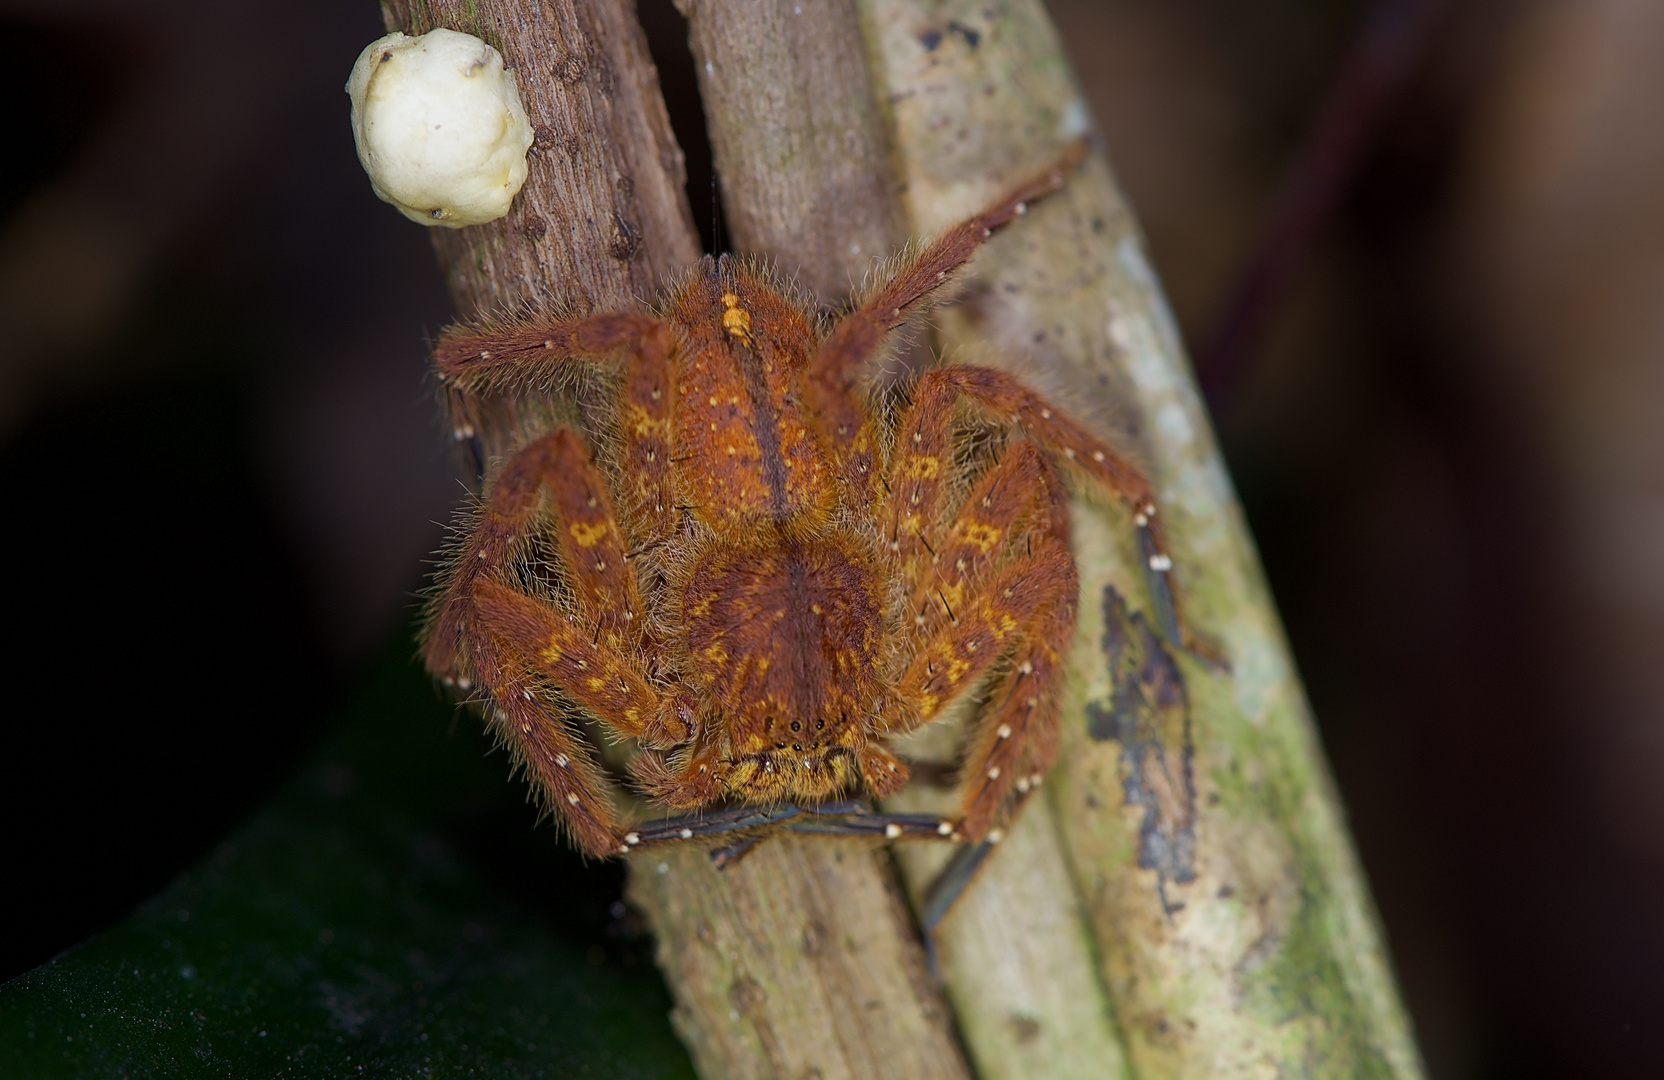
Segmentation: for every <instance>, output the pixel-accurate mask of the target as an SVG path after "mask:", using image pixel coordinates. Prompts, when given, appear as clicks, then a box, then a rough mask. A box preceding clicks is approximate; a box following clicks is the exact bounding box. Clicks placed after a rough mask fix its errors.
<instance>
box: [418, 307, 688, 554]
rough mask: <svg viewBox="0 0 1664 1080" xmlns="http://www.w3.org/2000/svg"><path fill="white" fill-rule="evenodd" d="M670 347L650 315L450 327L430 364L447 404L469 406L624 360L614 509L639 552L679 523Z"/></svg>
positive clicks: (666, 332) (667, 332)
mask: <svg viewBox="0 0 1664 1080" xmlns="http://www.w3.org/2000/svg"><path fill="white" fill-rule="evenodd" d="M672 340H673V335H672V331H671V328H670V326H669V325H668V324H666V323H665V322H663V321H661V320H659V319H656V318H653V317H651V316H648V315H633V314H628V313H606V314H600V315H592V316H589V317H587V318H582V319H547V318H534V319H528V320H521V321H512V322H508V323H503V324H497V325H493V324H489V323H488V324H482V325H478V326H453V327H451V328H449V329H447V330H446V331H445V332H444V333H443V334H441V335H440V337H439V342H438V344H437V345H436V346H435V349H434V359H435V365H436V368H437V370H438V372H439V378H440V380H441V381H442V382H443V383H444V384H445V386H446V388H447V389H449V390H450V391H451V392H452V396H453V401H456V400H461V401H466V400H467V399H469V398H472V397H476V396H478V395H481V394H486V393H526V392H529V391H536V390H543V389H547V388H548V387H550V386H553V385H557V384H558V383H559V382H560V381H561V379H562V378H563V377H564V376H567V375H569V374H571V373H572V372H573V370H574V365H575V364H588V365H592V366H604V365H608V364H610V363H613V361H612V359H611V358H613V357H615V356H617V355H618V354H620V353H627V355H626V357H625V359H624V363H623V367H624V383H623V386H622V387H621V388H620V395H621V396H620V401H619V410H618V416H619V430H618V433H617V434H618V439H619V458H620V460H619V462H618V465H619V467H620V470H621V472H622V474H623V475H622V478H621V481H620V482H619V483H618V484H617V485H616V490H617V492H618V494H619V496H620V497H621V505H619V506H618V507H617V510H618V513H619V516H620V519H621V521H622V523H623V526H624V529H625V532H626V533H627V534H628V535H629V537H630V539H631V541H632V542H633V543H634V544H635V545H636V547H635V549H634V552H636V553H639V552H642V551H645V550H651V548H652V547H653V546H654V545H656V544H658V543H661V542H663V541H664V540H665V539H666V538H667V537H669V536H670V535H671V534H672V533H673V532H674V531H675V528H676V525H677V522H678V521H679V520H680V515H679V512H678V511H677V509H676V492H675V488H674V483H673V477H672V469H671V465H672V462H671V449H670V437H671V411H672V408H673V402H674V400H675V389H676V388H675V378H674V369H673V364H672V356H671V353H672V349H671V343H672ZM456 407H457V406H456V405H454V404H453V409H455V408H456Z"/></svg>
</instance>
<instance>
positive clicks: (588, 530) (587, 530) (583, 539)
mask: <svg viewBox="0 0 1664 1080" xmlns="http://www.w3.org/2000/svg"><path fill="white" fill-rule="evenodd" d="M567 531H568V532H570V533H571V534H572V542H573V543H575V544H577V545H578V546H579V547H581V548H589V547H594V546H595V545H596V544H598V543H600V542H601V541H602V539H604V538H605V537H606V535H607V524H606V522H604V521H603V522H601V523H599V524H596V525H587V524H585V523H584V522H582V521H574V522H573V523H572V524H571V526H570V527H569V528H568V529H567Z"/></svg>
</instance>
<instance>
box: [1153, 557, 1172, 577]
mask: <svg viewBox="0 0 1664 1080" xmlns="http://www.w3.org/2000/svg"><path fill="white" fill-rule="evenodd" d="M1150 569H1151V570H1154V571H1155V572H1156V573H1158V574H1165V573H1167V571H1169V570H1171V569H1173V560H1172V559H1170V558H1168V557H1167V556H1166V555H1151V556H1150Z"/></svg>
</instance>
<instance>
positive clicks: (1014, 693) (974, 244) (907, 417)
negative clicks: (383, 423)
mask: <svg viewBox="0 0 1664 1080" xmlns="http://www.w3.org/2000/svg"><path fill="white" fill-rule="evenodd" d="M1085 149H1086V148H1085V145H1084V143H1079V144H1076V145H1073V146H1071V147H1070V148H1069V150H1068V151H1067V152H1066V153H1065V154H1064V155H1063V156H1062V157H1061V158H1060V159H1059V160H1058V161H1057V162H1055V163H1054V164H1053V165H1052V166H1051V167H1050V168H1048V169H1046V170H1045V171H1044V172H1042V173H1040V174H1039V175H1037V176H1035V177H1033V178H1031V179H1030V180H1028V181H1027V182H1025V183H1023V184H1020V185H1018V186H1017V187H1016V188H1015V189H1014V190H1012V191H1011V192H1009V193H1008V194H1007V195H1005V196H1004V197H1003V198H1002V199H1000V200H999V201H998V202H997V203H996V204H995V205H993V206H992V207H990V208H989V209H987V210H986V211H984V212H983V213H981V214H978V215H977V216H975V217H973V218H971V219H970V220H968V221H965V222H963V223H962V224H960V225H958V226H956V227H954V228H952V229H950V230H948V231H947V232H946V233H945V234H944V235H942V236H941V237H940V238H938V239H937V240H935V241H934V242H931V243H929V244H927V245H925V246H923V247H922V248H920V249H918V250H916V251H915V252H914V253H913V254H911V255H910V256H908V257H906V258H904V259H903V260H902V261H901V262H900V264H899V266H898V268H897V269H896V270H895V272H894V273H893V275H891V276H890V277H889V279H888V280H887V281H885V282H883V283H882V284H881V285H880V286H879V287H878V288H876V289H875V290H873V291H872V292H871V293H870V294H869V295H867V296H866V297H865V299H863V300H861V301H860V302H858V303H857V304H856V305H855V306H854V308H853V310H850V311H849V312H848V313H847V314H845V315H844V316H843V317H842V318H841V319H840V320H838V321H837V322H836V323H835V324H834V325H831V326H830V327H827V326H824V325H822V324H821V322H820V321H819V320H818V319H817V318H816V316H815V315H813V314H812V313H811V309H810V308H809V306H808V305H807V304H806V303H804V302H803V301H802V300H801V299H798V298H794V297H793V296H791V295H789V294H788V292H787V291H786V290H784V289H783V288H782V287H781V286H779V285H778V284H777V283H776V281H775V279H774V278H773V277H772V276H771V274H770V273H769V272H768V271H767V270H766V269H764V268H761V267H758V266H756V265H753V264H750V263H746V262H743V261H738V260H734V259H730V258H727V257H724V258H722V259H720V260H714V259H712V258H710V257H707V258H706V259H705V260H704V261H703V262H702V263H700V264H699V265H698V266H697V267H695V268H693V269H692V270H691V271H690V272H688V273H687V274H686V276H685V277H684V279H683V280H682V281H681V283H680V284H679V285H678V286H676V287H674V288H672V289H671V290H670V291H669V292H668V294H667V295H666V297H665V298H664V300H663V304H662V308H661V310H660V312H659V313H658V314H648V313H643V312H605V313H598V314H593V315H589V316H586V317H580V318H558V317H531V318H524V319H519V320H514V321H510V322H505V323H497V324H490V325H474V326H455V327H452V328H450V329H448V330H447V331H445V332H444V333H443V334H442V335H441V337H440V339H439V341H438V344H437V347H436V350H435V362H436V366H437V371H438V376H439V379H440V381H441V383H442V385H443V386H444V387H445V389H446V390H447V391H448V392H449V394H450V397H451V400H452V402H453V409H454V410H456V411H457V412H458V413H459V416H460V415H466V414H467V412H468V409H469V407H470V403H472V402H477V401H479V400H482V399H483V398H484V397H485V396H488V395H490V394H496V393H514V392H516V390H523V389H528V388H546V387H548V386H549V385H551V384H553V383H554V382H556V381H558V380H560V379H563V378H569V377H571V376H572V375H573V373H574V372H582V371H586V370H587V371H595V372H601V373H605V374H608V375H610V376H611V379H610V381H609V382H607V383H606V385H607V386H608V387H609V390H608V393H609V395H610V404H609V405H608V406H607V408H606V411H607V413H608V414H609V418H608V423H607V424H606V425H605V430H603V431H602V432H600V433H599V437H598V438H597V444H598V445H599V446H600V448H601V449H600V452H599V453H598V454H592V452H591V448H590V446H589V445H588V444H587V442H586V440H585V438H584V437H581V436H580V434H579V433H578V432H577V431H576V430H574V429H573V428H572V427H570V426H557V427H555V428H554V429H553V430H550V431H548V432H546V433H544V434H541V435H538V436H537V437H535V438H531V439H529V440H528V441H526V442H525V443H524V445H522V446H521V447H520V448H519V449H518V451H516V452H515V453H513V454H512V455H511V456H509V457H508V458H507V459H506V460H505V461H503V462H502V463H501V465H500V467H498V468H496V469H495V470H494V472H493V473H490V474H488V478H487V483H486V484H485V486H484V492H485V494H484V496H483V499H482V505H481V506H480V508H479V511H478V515H477V517H476V518H475V519H474V520H473V521H472V523H471V526H470V527H469V528H468V529H467V530H466V536H465V538H464V539H463V540H462V542H461V543H460V545H459V547H458V549H457V550H456V551H455V552H454V557H453V558H452V559H451V561H450V562H449V565H448V567H447V568H446V569H445V570H444V571H443V572H442V574H441V577H440V580H439V585H438V587H437V592H436V595H435V598H434V600H433V602H432V605H431V609H430V615H429V621H428V624H427V628H426V630H425V632H424V638H423V646H422V647H423V657H424V660H425V661H426V663H427V666H428V667H429V669H430V670H431V671H432V672H433V673H434V674H435V675H436V676H438V677H439V678H441V679H442V680H443V681H445V682H447V683H448V684H450V685H452V686H457V687H460V688H462V689H463V690H464V691H465V692H469V693H472V694H474V695H475V699H476V700H477V701H478V702H479V703H480V704H481V706H482V707H483V709H484V711H485V713H486V715H487V717H488V720H489V723H490V724H491V725H492V727H493V728H494V729H495V733H496V735H497V736H498V738H499V739H500V740H501V741H502V743H504V744H505V745H506V746H507V748H508V749H509V751H510V753H511V754H512V756H513V757H514V759H515V760H516V762H517V763H518V764H519V765H520V766H522V767H523V768H524V769H525V770H526V772H527V774H528V775H529V777H530V779H531V782H532V784H533V785H534V787H535V789H536V791H537V793H538V795H539V796H540V798H541V801H542V802H543V803H544V805H545V806H546V807H547V809H548V810H549V811H550V812H551V813H552V814H553V815H554V816H555V817H556V818H557V819H558V821H559V822H560V823H561V824H563V825H564V826H565V828H566V829H567V830H568V832H569V833H570V835H571V837H572V838H573V839H574V841H575V842H576V844H577V846H578V847H579V848H581V849H582V850H583V851H584V852H585V853H587V854H588V855H591V856H596V857H607V856H611V855H615V854H621V853H628V852H629V851H631V850H632V849H634V848H636V847H637V846H639V845H641V844H643V843H650V842H655V841H657V840H661V839H675V838H679V837H680V838H687V837H692V836H694V835H698V834H705V833H716V832H722V831H727V830H735V829H746V828H753V829H754V828H756V827H758V826H762V825H770V824H773V825H778V823H779V822H781V821H784V820H786V819H788V818H792V817H794V816H797V815H799V813H800V811H808V812H811V813H813V812H816V811H818V812H819V814H820V815H821V817H822V818H823V819H824V820H826V821H827V822H831V823H832V824H830V825H827V826H825V828H826V829H830V830H831V831H840V829H841V831H849V832H874V831H882V832H883V833H884V835H887V836H890V837H898V836H902V835H909V836H941V837H946V838H951V839H957V840H965V841H972V842H983V843H984V844H986V842H988V841H990V840H992V841H997V840H998V839H999V836H1000V829H1001V828H1002V826H1003V825H1004V824H1005V823H1006V822H1007V820H1008V819H1009V817H1010V815H1011V814H1012V813H1013V812H1014V810H1015V807H1016V805H1017V803H1018V802H1019V801H1020V800H1021V798H1022V797H1023V796H1024V795H1026V794H1027V793H1028V792H1029V791H1031V790H1032V789H1033V788H1034V787H1035V786H1037V785H1039V784H1040V782H1041V779H1042V777H1043V776H1044V775H1045V773H1046V771H1047V768H1048V767H1049V766H1050V765H1051V763H1052V759H1053V757H1054V756H1055V754H1056V749H1057V725H1058V709H1059V697H1060V682H1061V679H1062V674H1063V669H1062V663H1063V660H1062V654H1063V652H1064V650H1065V649H1066V647H1067V645H1068V642H1069V639H1070V635H1071V633H1072V631H1073V629H1074V624H1075V605H1076V593H1077V575H1076V570H1075V564H1074V560H1073V557H1072V555H1071V553H1070V548H1069V510H1068V491H1067V488H1066V487H1065V484H1064V474H1065V473H1067V474H1071V475H1072V476H1074V477H1076V478H1078V479H1079V480H1082V481H1084V482H1085V483H1086V484H1087V485H1089V486H1092V487H1095V488H1098V489H1101V490H1102V491H1105V492H1108V493H1110V494H1112V495H1114V496H1116V497H1118V498H1119V499H1121V500H1122V501H1124V502H1125V503H1126V504H1127V505H1128V506H1129V507H1130V509H1131V512H1132V514H1133V520H1134V522H1135V524H1136V527H1137V528H1138V530H1139V536H1140V540H1141V545H1142V550H1143V551H1144V553H1145V556H1146V558H1147V560H1148V564H1149V567H1150V569H1151V571H1152V574H1151V577H1152V579H1153V580H1155V581H1156V582H1157V585H1158V588H1157V590H1156V591H1157V593H1158V599H1159V600H1160V602H1161V603H1160V604H1159V605H1158V606H1162V607H1163V610H1164V611H1166V612H1167V613H1168V615H1169V618H1168V619H1167V620H1166V621H1167V622H1168V624H1169V625H1170V626H1171V627H1173V628H1174V632H1175V633H1176V632H1177V626H1178V623H1177V618H1176V609H1173V608H1172V607H1171V604H1172V594H1171V592H1170V590H1168V589H1167V588H1166V574H1167V572H1168V571H1169V570H1170V569H1171V566H1172V562H1171V559H1170V558H1169V557H1168V555H1167V552H1166V549H1165V547H1164V545H1163V543H1162V539H1161V530H1160V527H1159V525H1158V523H1157V518H1156V508H1155V503H1154V501H1153V499H1152V498H1151V492H1150V485H1149V484H1148V482H1147V481H1146V480H1145V478H1144V476H1143V475H1142V474H1141V473H1140V472H1139V471H1138V470H1137V469H1136V468H1134V467H1133V465H1131V464H1130V463H1129V462H1128V461H1127V460H1126V458H1124V457H1123V456H1122V455H1120V454H1119V453H1117V452H1116V451H1115V450H1114V449H1112V448H1111V447H1109V446H1108V445H1106V444H1105V443H1103V442H1101V441H1099V440H1098V439H1097V438H1095V437H1093V436H1092V435H1091V434H1089V433H1088V432H1087V431H1086V430H1085V429H1084V428H1083V427H1081V426H1080V425H1079V424H1078V423H1076V422H1074V421H1073V420H1071V419H1069V418H1068V417H1066V416H1065V415H1063V414H1062V413H1061V412H1060V411H1059V410H1057V409H1056V408H1054V407H1053V406H1052V405H1050V404H1049V403H1048V402H1047V401H1046V400H1045V399H1043V398H1042V397H1040V396H1039V395H1037V394H1036V393H1035V392H1034V391H1032V390H1030V389H1029V388H1028V387H1026V386H1025V385H1024V384H1023V383H1022V382H1021V381H1019V380H1018V379H1017V378H1015V377H1014V376H1012V375H1010V374H1007V373H1005V372H1003V371H999V370H996V369H992V368H986V367H976V366H969V365H957V364H955V365H942V366H937V367H932V368H929V369H927V370H926V371H924V373H923V374H922V375H920V376H919V377H918V378H917V379H916V381H914V382H913V383H912V385H911V387H910V389H909V391H908V392H906V393H905V394H904V395H903V396H902V397H900V398H897V397H895V396H893V395H892V396H891V397H890V398H888V399H887V398H886V397H885V395H883V394H881V393H878V392H877V391H872V390H869V385H870V384H871V382H872V379H871V378H870V376H871V374H872V369H873V368H874V367H875V366H876V364H877V362H878V361H879V359H880V358H881V357H882V355H883V354H882V352H881V350H882V349H883V347H884V344H885V341H886V339H887V338H888V336H889V335H890V334H891V333H892V331H895V330H896V329H898V327H900V326H902V325H903V324H904V323H905V322H907V320H908V319H909V318H910V317H912V316H914V315H916V314H917V313H918V312H920V311H921V310H922V309H923V308H924V307H926V306H927V305H928V304H929V303H931V302H932V301H933V300H935V299H937V298H938V297H939V296H940V294H941V293H942V292H943V291H944V288H945V287H946V286H947V285H948V284H949V283H951V282H952V280H953V278H954V276H955V273H956V271H958V270H959V269H960V268H961V267H963V266H964V265H965V263H966V262H967V261H968V260H969V259H970V258H971V256H972V255H973V254H974V253H975V252H976V250H977V249H978V247H979V246H980V245H981V244H982V243H983V241H985V240H987V239H988V238H989V237H990V236H992V235H993V233H994V232H995V231H997V230H999V229H1001V228H1003V227H1005V226H1006V225H1008V224H1010V223H1011V222H1012V221H1014V220H1015V219H1017V218H1018V217H1020V216H1022V215H1023V214H1024V213H1025V212H1026V210H1027V208H1028V206H1029V204H1031V203H1033V202H1034V201H1035V200H1037V199H1040V198H1042V197H1044V196H1045V195H1047V194H1049V193H1051V192H1053V191H1056V190H1057V189H1059V188H1060V187H1061V186H1062V185H1063V183H1064V178H1065V176H1066V175H1067V174H1068V173H1069V172H1070V171H1071V170H1072V169H1073V168H1075V167H1076V166H1077V165H1078V164H1079V162H1080V161H1081V160H1082V158H1083V157H1084V154H1085ZM967 417H970V418H973V419H975V420H977V421H978V422H980V423H981V424H982V425H983V429H984V431H985V432H986V431H987V430H990V429H992V430H995V432H996V434H995V436H994V437H983V438H980V439H967V438H964V437H963V433H964V430H965V427H966V423H967ZM459 422H460V420H459ZM979 687H980V688H982V691H983V693H985V694H986V695H987V701H986V704H985V706H984V707H983V708H981V710H980V713H979V715H978V716H977V718H976V719H975V720H974V722H973V723H972V725H971V727H970V729H969V734H968V736H967V739H966V746H965V749H964V767H963V770H962V773H961V777H960V780H959V789H960V793H959V807H958V810H957V813H956V815H955V816H953V817H951V818H948V819H937V818H934V817H932V818H929V819H921V817H920V816H910V815H891V816H884V815H879V814H872V813H868V812H866V811H865V809H864V807H863V806H861V805H860V804H855V803H850V802H839V801H838V799H839V797H840V796H847V795H849V794H851V793H860V792H864V793H865V795H867V796H870V797H872V798H875V799H877V798H882V797H884V796H886V795H888V794H890V793H891V792H893V791H895V790H896V789H897V788H898V787H899V786H900V785H901V784H903V783H904V782H905V781H906V780H907V779H908V775H909V772H908V768H907V766H906V765H905V764H904V763H903V762H902V761H901V760H900V759H898V758H897V757H896V755H895V754H894V753H892V752H891V750H890V749H889V747H888V746H887V743H888V741H889V740H890V739H892V738H894V737H896V736H899V735H902V734H905V733H906V732H909V731H912V730H914V729H915V728H918V727H919V726H921V725H924V724H928V723H930V722H931V721H933V720H936V719H938V718H939V717H941V716H942V714H943V711H944V710H945V709H946V708H948V707H949V706H950V705H952V704H953V703H954V702H955V701H957V700H959V699H962V698H965V697H966V696H967V695H968V694H970V693H971V692H973V691H974V690H976V689H977V688H979ZM586 720H587V721H589V722H593V723H595V724H596V725H598V727H599V729H600V732H601V734H602V735H603V736H606V737H610V738H614V739H617V738H624V739H628V740H633V741H634V743H635V744H636V745H637V747H639V748H640V750H639V752H638V753H637V754H636V756H635V757H634V758H633V759H632V761H631V762H630V764H629V766H628V768H629V772H630V775H631V778H632V780H633V783H634V785H635V787H636V788H637V789H638V790H639V791H640V792H641V793H642V794H644V795H646V796H647V797H649V798H650V799H651V800H653V801H654V802H655V803H656V804H658V805H659V806H661V807H664V808H667V809H668V810H670V811H672V812H679V813H680V814H681V815H682V816H679V817H674V818H671V819H669V820H668V821H660V822H651V823H647V824H644V825H641V826H639V827H634V828H632V827H630V826H629V825H627V824H626V823H625V820H624V819H623V818H622V817H621V815H620V813H619V811H618V810H617V808H616V807H615V805H614V799H613V793H612V789H611V787H610V783H609V781H608V780H607V779H606V778H605V776H606V773H605V770H604V768H603V765H602V762H601V760H600V758H599V757H598V754H597V746H596V744H595V742H594V741H593V740H591V739H589V738H586V737H585V735H584V734H583V730H582V728H583V724H584V722H585V721H586ZM724 806H726V807H727V808H726V809H723V807H724ZM840 822H841V826H840V825H839V823H840ZM808 827H810V828H814V827H815V826H814V825H812V824H811V825H810V826H808Z"/></svg>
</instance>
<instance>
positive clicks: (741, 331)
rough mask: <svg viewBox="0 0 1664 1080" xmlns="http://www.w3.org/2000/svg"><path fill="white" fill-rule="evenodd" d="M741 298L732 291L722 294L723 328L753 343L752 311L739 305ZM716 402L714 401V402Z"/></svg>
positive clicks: (745, 342)
mask: <svg viewBox="0 0 1664 1080" xmlns="http://www.w3.org/2000/svg"><path fill="white" fill-rule="evenodd" d="M739 303H740V298H739V297H737V296H735V295H734V294H733V293H731V292H725V293H723V294H722V306H723V307H725V308H727V309H728V310H727V311H724V312H723V313H722V328H723V329H724V330H726V331H728V333H730V334H732V335H733V336H734V337H736V338H738V339H739V340H740V341H741V342H742V343H743V344H746V345H749V344H751V312H749V311H747V310H745V309H744V308H742V307H740V306H739ZM713 404H714V403H713Z"/></svg>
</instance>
